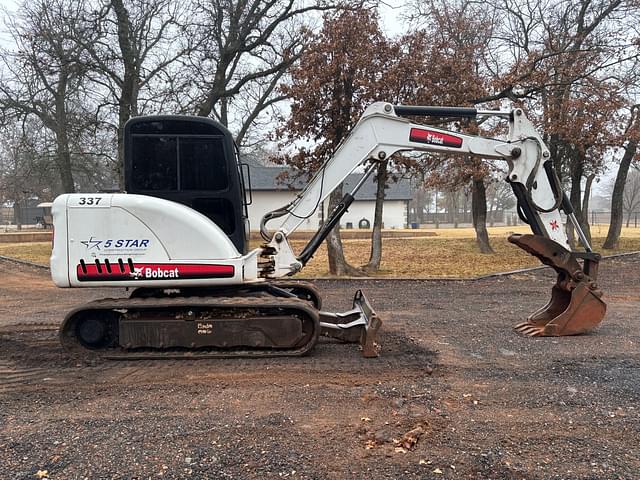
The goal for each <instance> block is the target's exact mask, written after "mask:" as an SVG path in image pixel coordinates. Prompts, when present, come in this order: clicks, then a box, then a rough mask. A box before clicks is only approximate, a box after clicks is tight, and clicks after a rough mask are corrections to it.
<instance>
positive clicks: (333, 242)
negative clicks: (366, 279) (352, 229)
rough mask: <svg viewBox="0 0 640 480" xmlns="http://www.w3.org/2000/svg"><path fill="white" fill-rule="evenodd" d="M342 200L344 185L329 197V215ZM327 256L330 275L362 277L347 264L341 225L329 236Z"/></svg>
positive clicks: (359, 272) (334, 228)
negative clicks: (341, 236)
mask: <svg viewBox="0 0 640 480" xmlns="http://www.w3.org/2000/svg"><path fill="white" fill-rule="evenodd" d="M340 200H342V185H340V186H339V187H338V188H336V189H335V190H334V191H333V192H332V193H331V195H330V196H329V213H331V212H332V211H333V210H334V209H335V208H336V206H337V205H338V204H339V203H340ZM326 241H327V256H328V259H329V274H331V275H338V276H342V275H351V276H362V275H363V272H362V271H361V270H358V269H357V268H355V267H354V266H352V265H350V264H349V263H348V262H347V259H346V258H344V250H343V249H342V239H341V238H340V223H339V222H338V224H337V225H336V226H335V227H333V230H331V232H330V233H329V235H328V236H327V240H326Z"/></svg>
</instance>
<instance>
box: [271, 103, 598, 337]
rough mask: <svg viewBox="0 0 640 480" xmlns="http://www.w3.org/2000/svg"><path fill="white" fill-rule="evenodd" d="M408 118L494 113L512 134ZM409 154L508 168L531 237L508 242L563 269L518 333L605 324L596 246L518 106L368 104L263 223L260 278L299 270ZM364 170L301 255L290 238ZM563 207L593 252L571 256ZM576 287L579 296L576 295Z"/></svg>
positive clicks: (576, 329)
mask: <svg viewBox="0 0 640 480" xmlns="http://www.w3.org/2000/svg"><path fill="white" fill-rule="evenodd" d="M408 116H427V117H441V118H451V117H467V118H475V117H487V116H492V117H498V118H502V119H504V120H506V121H507V122H508V126H509V129H508V134H507V138H506V139H504V140H498V139H494V138H486V137H482V136H473V135H466V134H463V133H458V132H452V131H449V130H445V129H441V128H437V127H432V126H425V125H421V124H416V123H412V122H411V121H410V120H409V119H407V118H406V117H408ZM409 151H415V152H429V153H434V154H446V155H469V156H473V157H478V158H482V159H485V160H498V161H499V160H502V161H505V162H506V163H507V167H508V173H507V177H506V180H507V181H508V182H509V183H510V185H511V187H512V189H513V192H514V194H515V196H516V198H517V201H518V213H519V215H520V217H521V218H522V219H523V220H524V221H525V222H526V223H528V224H529V226H530V227H531V230H532V233H533V235H512V236H511V237H510V238H509V241H510V242H512V243H514V244H515V245H518V246H519V247H521V248H523V249H524V250H526V251H527V252H529V253H531V254H532V255H534V256H536V257H538V258H539V259H540V260H541V261H542V262H543V263H545V264H547V265H550V266H552V267H553V268H554V269H555V270H556V271H557V272H558V281H557V283H556V286H555V287H554V293H553V295H552V300H551V302H549V304H548V305H547V306H546V307H543V308H542V309H541V310H540V311H538V312H536V313H535V314H533V315H532V316H531V317H529V319H528V320H527V322H525V323H524V324H521V325H519V326H518V327H517V328H518V330H520V331H522V332H523V333H526V334H529V335H565V334H576V333H583V332H584V331H586V330H590V329H591V328H593V327H594V326H595V325H597V324H598V323H600V321H601V320H602V317H603V316H604V310H605V304H604V302H602V300H601V299H600V297H601V296H602V293H601V292H600V291H599V290H597V285H596V283H595V277H596V272H597V262H598V261H599V258H600V257H599V255H597V254H595V253H592V252H591V246H590V245H589V243H588V242H587V239H586V237H585V235H584V234H583V232H582V230H581V228H580V225H579V224H578V222H577V221H576V219H575V216H574V214H573V209H572V208H571V204H570V202H569V201H568V199H567V196H566V195H565V194H564V192H563V191H562V187H561V184H560V182H559V180H558V177H557V175H556V174H555V172H554V169H553V164H552V160H551V156H550V152H549V150H548V149H547V147H546V145H545V144H544V142H543V140H542V138H541V137H540V135H539V133H538V132H537V130H536V128H535V127H534V125H533V124H532V123H531V122H530V121H529V120H528V119H527V118H526V116H525V115H524V112H523V111H522V110H521V109H519V108H518V109H514V110H511V111H494V110H485V111H482V110H476V109H474V108H459V107H421V106H401V105H391V104H389V103H384V102H378V103H374V104H372V105H370V106H369V107H368V108H367V109H366V110H365V112H364V114H363V115H362V117H361V118H360V120H359V121H358V123H357V124H356V126H355V127H354V128H353V130H352V131H351V133H350V134H349V136H348V137H347V138H345V140H344V141H343V142H342V143H341V144H340V145H339V147H338V148H337V150H336V152H335V154H334V155H333V157H332V158H330V159H329V160H328V161H327V162H326V163H325V164H324V165H323V166H322V167H321V168H320V169H319V170H318V172H317V173H316V174H315V176H314V177H313V178H312V179H311V181H310V182H309V183H308V185H307V186H306V188H305V189H304V190H303V191H302V192H301V193H300V195H298V197H297V198H296V199H295V200H294V201H293V202H291V203H290V204H288V205H286V206H284V207H282V208H280V209H278V210H275V211H273V212H270V213H268V214H266V215H265V217H264V218H263V221H262V224H261V232H262V235H263V237H264V238H265V239H266V240H267V243H266V244H265V245H264V246H263V250H262V260H263V261H262V262H261V264H260V273H261V275H262V276H263V277H267V278H278V277H283V276H287V275H292V274H294V273H296V272H298V271H299V270H300V269H301V268H302V267H303V266H304V265H305V264H306V263H307V262H308V261H309V260H310V259H311V258H312V256H313V254H314V253H315V251H316V250H317V248H318V247H319V246H320V245H321V244H322V242H323V241H324V239H325V238H326V236H327V235H328V234H329V232H330V231H331V229H332V228H333V227H334V226H335V225H336V224H337V223H338V222H339V220H340V218H341V217H342V215H343V214H344V213H345V212H346V211H347V209H348V208H349V206H350V204H351V203H352V202H353V200H354V196H355V194H356V192H357V190H358V189H359V188H360V187H361V186H362V184H363V183H364V182H365V180H366V179H367V177H368V176H369V175H370V174H371V173H372V171H373V169H374V167H375V165H376V162H378V161H382V160H385V159H387V158H389V157H390V156H391V155H393V154H395V153H397V152H409ZM362 166H364V168H365V173H364V175H363V177H362V179H361V181H360V182H359V183H358V184H357V185H356V186H355V188H354V189H353V190H352V191H351V192H349V193H347V194H345V195H344V197H343V199H342V201H341V202H340V204H339V205H338V206H337V207H336V208H335V209H334V211H333V212H331V214H330V215H329V217H328V219H327V221H326V222H325V224H324V225H323V226H321V227H320V229H319V230H318V231H317V232H316V234H315V235H314V236H313V238H312V239H311V240H310V241H309V243H308V244H307V246H306V247H305V248H304V249H303V250H302V252H300V253H299V254H295V253H294V252H293V250H292V248H291V246H290V244H289V242H288V240H287V239H288V236H289V235H290V234H291V233H292V232H294V231H295V230H296V228H298V227H299V226H300V224H302V222H303V221H304V220H305V219H306V218H309V217H310V216H311V215H313V214H314V213H315V212H316V210H317V209H318V207H319V206H320V205H321V203H322V202H323V201H324V200H325V199H326V198H327V197H328V196H329V195H330V194H331V192H333V191H334V190H335V189H336V188H337V187H338V186H339V185H340V184H341V183H342V182H343V181H344V180H345V179H346V177H347V176H348V175H349V174H351V173H353V172H354V171H355V170H356V169H358V168H359V167H362ZM561 210H562V211H563V212H564V213H565V214H566V215H567V216H568V218H569V221H571V222H572V224H573V226H574V228H575V230H576V232H577V233H578V236H579V238H580V240H581V242H582V244H583V246H584V247H585V250H586V252H587V253H577V252H571V251H570V247H569V243H568V239H567V235H566V233H565V230H564V228H563V226H562V225H563V219H562V216H561V213H560V212H561ZM276 218H280V219H281V220H280V225H279V227H278V229H277V231H276V232H275V233H274V234H273V235H271V234H269V233H268V232H267V229H266V224H267V222H269V221H272V220H274V219H276ZM559 258H563V259H564V261H560V260H559ZM577 258H581V259H583V262H584V266H580V265H579V263H578V262H577V260H576V259H577ZM576 265H578V266H579V268H578V267H576ZM576 290H577V291H578V292H579V295H577V294H576V295H574V292H575V291H576ZM587 317H588V320H585V321H581V318H587ZM594 319H595V320H594Z"/></svg>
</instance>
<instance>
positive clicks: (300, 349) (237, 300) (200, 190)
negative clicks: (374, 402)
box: [51, 102, 606, 359]
mask: <svg viewBox="0 0 640 480" xmlns="http://www.w3.org/2000/svg"><path fill="white" fill-rule="evenodd" d="M413 117H438V118H446V119H450V118H475V117H483V118H484V117H496V118H497V119H499V120H506V121H507V122H508V125H509V131H508V135H507V138H506V139H505V140H498V139H494V138H485V137H481V136H472V135H466V134H463V133H459V132H454V131H448V130H445V129H442V128H437V127H434V126H429V125H423V124H419V123H414V122H412V121H411V120H410V118H413ZM124 134H125V155H124V157H125V189H126V192H127V193H92V194H84V193H75V194H65V195H61V196H59V197H57V198H56V200H55V201H54V203H53V208H52V212H53V218H54V229H55V230H54V231H55V234H54V245H53V251H52V255H51V276H52V279H53V281H54V283H55V284H56V285H57V286H59V287H72V288H75V287H127V288H128V289H132V290H130V295H129V296H128V297H125V298H107V299H101V300H96V301H93V302H89V303H87V304H85V305H82V306H79V307H77V308H75V309H74V310H72V311H71V312H70V313H69V314H68V315H67V316H66V318H65V320H64V322H63V324H62V326H61V330H60V338H61V342H62V345H63V346H64V348H65V349H66V350H67V351H69V352H70V353H77V354H79V355H87V354H91V355H95V356H102V357H105V358H116V359H117V358H132V359H144V358H176V357H190V358H193V357H234V356H259V357H265V356H287V355H303V354H305V353H307V352H309V351H311V350H312V349H313V347H314V346H315V345H316V343H317V342H318V339H319V337H320V336H321V335H325V336H329V337H333V338H337V339H339V340H342V341H345V342H354V343H355V342H359V343H360V344H361V346H362V351H363V355H364V356H365V357H374V356H376V355H377V343H376V334H377V332H378V330H379V328H380V325H381V323H382V322H381V320H380V318H379V317H378V316H377V315H376V313H375V311H374V309H373V308H372V307H371V305H370V303H369V301H368V300H367V298H366V297H365V296H364V294H363V293H362V292H361V291H358V292H356V294H355V297H354V300H353V308H352V309H351V310H349V311H347V312H342V313H331V312H325V311H323V310H322V309H321V308H322V305H321V298H320V295H319V293H318V291H317V290H316V289H315V288H314V287H313V285H312V284H308V283H304V282H298V281H292V280H287V277H290V276H291V275H293V274H295V273H297V272H299V271H300V270H301V269H302V268H303V267H304V266H305V264H307V262H309V260H310V259H311V258H312V257H313V255H314V253H315V252H316V250H317V249H318V247H319V246H320V245H321V244H322V242H323V241H324V239H325V238H326V237H327V235H328V234H329V232H330V231H331V229H332V228H333V227H334V226H335V225H336V224H337V223H338V222H339V221H340V218H341V216H342V215H343V214H344V213H345V212H346V211H347V209H348V208H349V206H350V205H351V203H352V202H353V200H354V195H355V193H356V192H357V190H358V189H359V188H360V187H361V186H362V185H363V183H364V182H365V180H366V179H367V178H368V177H369V176H370V175H371V173H372V172H373V170H374V168H375V166H376V162H379V161H381V160H384V159H387V158H389V157H390V156H391V155H393V154H394V153H396V152H405V151H418V152H430V153H431V154H446V155H468V156H469V155H470V156H475V157H480V158H482V159H487V160H504V161H505V162H506V163H507V166H508V174H507V178H506V180H507V181H508V182H509V183H510V185H511V187H512V188H513V192H514V194H515V196H516V198H517V202H518V213H519V215H520V217H521V218H522V220H523V221H525V222H526V223H528V224H529V226H530V227H531V230H532V233H533V234H529V235H517V234H514V235H511V236H510V237H509V241H510V242H511V243H513V244H515V245H517V246H519V247H520V248H522V249H524V250H526V251H527V252H529V253H530V254H532V255H534V256H536V257H538V258H539V259H540V260H541V261H542V263H544V264H546V265H549V266H551V267H552V268H554V269H555V271H556V272H557V281H556V284H555V285H554V286H553V289H552V294H551V300H550V301H549V303H548V304H547V305H546V306H544V307H543V308H541V309H540V310H538V311H537V312H535V313H534V314H532V315H531V316H530V317H529V318H528V319H527V321H525V322H524V323H522V324H520V325H518V326H516V329H517V330H518V331H519V332H522V333H524V334H526V335H531V336H560V335H576V334H581V333H585V332H588V331H590V330H592V329H593V328H594V327H596V326H597V325H598V324H599V323H600V322H601V321H602V319H603V317H604V314H605V309H606V306H605V303H604V302H603V301H602V299H601V297H602V292H601V291H600V290H599V289H598V286H597V284H596V278H597V273H598V262H599V260H600V256H599V255H598V254H597V253H594V252H592V250H591V247H590V246H589V243H588V242H587V239H586V238H585V236H584V234H583V232H582V230H581V229H580V226H579V224H578V222H577V221H576V218H575V216H574V214H573V210H572V207H571V204H570V202H569V201H568V199H567V196H566V195H565V194H564V193H563V190H562V187H561V185H560V182H559V180H558V177H557V175H556V174H555V172H554V169H553V165H552V161H551V158H550V153H549V150H548V149H547V148H546V146H545V144H544V143H543V141H542V139H541V137H540V135H539V134H538V132H537V131H536V129H535V127H534V126H533V125H532V123H531V122H530V121H529V120H528V119H527V118H526V116H525V115H524V113H523V111H522V110H521V109H519V108H516V109H513V110H510V111H498V110H495V111H494V110H484V111H483V110H476V109H474V108H462V107H428V106H405V105H392V104H389V103H384V102H378V103H374V104H372V105H370V106H369V107H368V108H367V109H366V111H365V112H364V114H363V115H362V117H361V118H360V120H359V121H358V123H357V124H356V125H355V127H354V128H353V130H352V131H351V132H350V134H349V136H348V137H347V138H345V140H344V141H343V142H342V143H341V144H340V146H339V147H338V148H337V149H336V151H335V154H334V155H333V157H332V158H330V159H329V160H328V161H327V162H326V163H325V164H324V165H323V166H322V167H321V168H320V169H319V171H318V172H316V174H315V175H314V176H313V178H312V179H311V180H310V181H309V183H308V184H307V185H306V187H305V188H304V190H303V191H302V192H301V193H300V194H299V195H298V196H297V197H296V198H295V200H294V201H292V202H291V203H289V204H288V205H286V206H283V207H282V208H280V209H278V210H275V211H272V212H270V213H268V214H266V215H265V216H264V218H263V219H262V222H261V225H260V230H261V234H262V236H263V238H264V240H265V241H264V243H263V244H262V245H261V246H260V247H259V248H256V249H254V250H251V251H248V248H247V240H248V231H249V229H248V221H247V204H248V203H249V202H248V199H247V197H248V196H250V190H251V188H250V181H248V178H249V177H248V175H245V171H244V165H242V164H241V163H240V161H239V156H238V152H237V148H236V147H235V145H234V142H233V138H232V136H231V134H230V132H229V131H228V130H227V129H226V128H224V127H223V126H222V125H221V124H219V123H217V122H215V121H214V120H212V119H208V118H201V117H184V116H150V117H136V118H133V119H131V120H129V122H128V123H127V124H126V126H125V132H124ZM356 169H358V171H362V170H364V174H363V176H362V177H361V180H360V181H359V182H358V183H357V184H356V185H355V187H354V189H353V191H351V192H349V193H346V194H345V195H344V197H343V199H342V201H341V202H340V204H339V205H338V206H337V207H336V208H335V209H334V210H333V211H332V212H331V213H330V215H329V216H328V218H327V219H326V221H325V223H324V224H323V225H322V226H321V227H320V228H319V229H318V231H317V232H316V233H315V234H314V235H313V237H312V238H311V240H310V241H309V242H308V244H307V245H306V246H305V247H304V248H303V249H302V251H301V252H300V253H295V252H294V251H293V249H292V247H291V245H290V243H289V241H288V238H289V236H290V234H291V233H292V232H294V231H295V230H296V228H298V227H299V226H300V225H301V224H302V223H303V222H304V220H305V219H307V218H309V217H310V216H311V215H313V214H314V212H315V211H316V210H317V208H318V207H319V206H320V204H321V203H322V202H323V201H324V200H325V199H326V198H327V196H328V195H329V194H330V193H331V192H332V191H333V190H334V189H335V188H337V187H338V186H339V185H340V184H341V183H342V182H343V181H344V180H345V178H346V177H347V175H349V174H350V173H352V172H354V171H356ZM561 211H563V212H564V213H565V214H566V215H567V217H568V220H569V221H570V222H571V223H572V224H573V227H574V228H575V230H576V231H577V233H578V236H579V238H580V240H581V242H582V244H583V246H584V247H585V250H586V251H585V252H573V251H571V249H570V247H569V244H568V241H567V236H566V234H565V231H564V228H563V223H562V222H563V219H562V216H561ZM276 220H277V221H278V226H277V228H275V229H274V230H275V231H271V232H270V231H269V230H268V229H267V223H268V222H274V221H276Z"/></svg>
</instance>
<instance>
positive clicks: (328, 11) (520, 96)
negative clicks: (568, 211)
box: [0, 0, 640, 274]
mask: <svg viewBox="0 0 640 480" xmlns="http://www.w3.org/2000/svg"><path fill="white" fill-rule="evenodd" d="M401 15H402V17H401V26H400V25H398V26H397V28H395V29H394V30H396V31H398V32H400V33H398V34H393V35H391V34H388V33H385V31H384V29H383V28H382V26H381V21H380V18H379V15H378V13H377V8H376V5H375V3H363V2H362V1H352V0H347V1H332V0H310V1H295V0H185V1H184V2H172V1H170V0H138V1H135V2H133V1H128V0H102V1H101V2H88V1H82V0H39V1H36V2H24V3H23V4H22V5H21V6H20V7H19V9H18V11H17V12H15V14H12V15H5V22H6V30H7V31H8V32H9V34H10V36H11V39H12V42H11V44H10V46H7V47H5V48H4V49H3V51H2V63H1V65H0V74H1V76H0V113H1V117H0V122H2V126H3V135H2V139H1V142H2V159H1V160H0V161H1V162H2V163H1V172H0V175H1V176H0V182H1V184H0V187H1V189H2V195H3V197H4V198H3V199H4V200H13V201H17V200H19V199H20V198H21V197H24V196H25V195H38V196H40V197H41V198H45V197H53V196H55V195H56V194H58V193H62V192H74V191H77V190H96V189H104V188H110V187H116V188H117V187H118V186H120V185H121V184H122V178H121V177H122V156H123V136H122V133H123V126H124V124H125V122H126V121H127V120H128V119H129V118H130V117H132V116H136V115H144V114H155V113H184V114H195V115H202V116H212V117H214V118H216V119H217V120H219V121H220V122H222V123H223V124H224V125H227V126H229V128H230V129H231V130H232V132H233V133H234V135H235V137H236V141H237V143H238V144H239V145H240V147H241V149H243V150H244V151H245V152H246V151H250V150H256V149H260V148H263V149H264V148H265V147H264V145H265V144H266V145H273V143H274V142H277V144H278V147H279V148H278V149H277V151H276V152H273V151H271V150H273V149H267V153H265V156H269V157H270V158H271V159H272V160H275V161H277V162H281V163H284V164H287V165H290V166H292V167H293V168H294V169H296V171H298V172H300V173H301V174H311V173H313V172H314V171H315V170H317V168H318V167H319V166H320V165H321V164H322V162H323V161H325V160H326V159H328V158H329V157H330V155H331V154H332V152H333V151H334V150H335V148H336V147H337V145H338V144H339V143H340V142H341V141H342V140H343V139H344V138H345V137H346V136H347V135H348V132H349V131H350V129H351V128H352V127H353V125H354V124H355V122H356V121H357V119H358V118H359V116H360V114H361V113H362V111H363V110H364V108H365V106H366V105H367V104H369V103H371V102H373V101H378V100H381V101H388V102H391V103H403V104H414V105H419V104H422V105H457V106H478V107H481V108H485V109H490V108H497V107H501V106H506V104H509V105H511V106H518V107H522V108H524V109H525V111H526V112H527V114H528V116H529V117H530V118H532V119H533V121H534V122H535V123H536V124H537V125H538V127H539V128H540V130H541V131H542V132H543V134H544V140H545V142H546V143H547V145H548V146H549V148H550V150H551V153H552V158H553V161H554V164H555V167H556V171H557V172H558V175H559V177H560V179H561V181H562V183H563V185H564V186H565V188H566V190H567V191H568V192H569V196H570V199H571V202H572V204H573V206H574V209H575V211H576V216H577V218H578V220H579V222H580V224H581V226H582V228H583V229H584V230H585V231H586V232H587V235H589V215H588V211H589V198H590V191H591V189H592V187H593V184H594V182H597V181H598V179H599V178H600V177H601V175H602V174H603V173H604V172H605V171H607V170H612V169H615V170H616V172H617V175H616V181H615V185H614V190H613V195H612V206H611V211H612V220H611V226H610V230H609V235H608V237H607V241H606V242H605V248H615V246H616V245H617V243H618V240H619V237H620V231H621V227H622V224H623V203H624V199H625V195H624V190H625V185H627V184H628V183H629V181H628V178H627V177H628V176H629V172H630V171H632V170H633V168H634V167H637V165H638V161H637V160H638V155H639V154H638V137H639V135H640V120H639V119H638V116H639V108H638V107H639V105H638V76H639V75H640V68H639V65H638V58H639V46H640V31H639V29H638V25H639V24H640V23H639V22H638V20H639V18H638V17H639V16H640V2H639V0H597V1H596V0H566V1H563V2H557V1H555V0H543V1H538V0H488V1H483V2H478V1H471V0H427V1H419V0H411V1H409V2H408V3H407V4H406V5H405V6H404V7H403V10H402V12H401ZM415 120H416V121H420V119H415ZM440 125H441V126H444V127H445V128H450V129H453V130H458V131H464V132H467V133H476V134H482V135H489V136H491V135H500V134H502V133H504V132H503V131H502V130H501V128H502V127H501V126H500V125H496V124H493V123H491V122H482V121H466V120H465V121H460V120H456V121H452V120H447V119H445V120H444V121H442V122H440ZM309 145H311V146H309ZM402 176H411V177H412V178H419V179H420V182H421V183H422V184H423V185H424V186H427V187H437V188H438V189H440V190H441V191H447V192H457V191H459V190H460V189H461V188H464V189H467V190H468V191H469V193H470V195H471V201H472V217H473V224H474V227H475V229H476V235H477V240H478V245H479V248H480V250H481V251H482V252H491V251H492V250H491V245H490V242H489V238H488V234H487V231H486V220H487V188H490V189H491V188H495V187H493V186H492V185H493V184H495V182H496V181H497V180H500V179H502V178H503V177H504V166H503V165H500V164H495V163H492V162H486V161H481V160H478V159H473V158H469V157H459V156H458V157H453V156H452V157H447V156H437V157H436V156H428V155H422V156H401V155H397V156H394V157H392V158H390V159H387V160H386V161H384V162H381V163H380V164H379V165H378V166H377V170H376V173H375V180H376V182H377V190H378V192H377V202H376V211H375V215H374V228H373V237H372V240H373V241H372V247H371V255H370V259H369V262H368V263H367V264H366V265H363V266H352V265H349V263H348V262H347V260H346V259H345V258H344V255H343V253H342V246H341V240H340V236H339V229H336V230H335V231H334V232H332V235H330V237H329V239H328V248H329V252H330V267H331V268H330V269H331V272H332V273H337V274H344V273H350V274H362V273H367V272H370V271H375V270H376V269H377V268H379V266H380V260H381V255H382V233H381V223H382V222H381V219H382V208H383V202H382V200H383V198H384V190H385V185H387V184H388V182H391V181H394V180H395V179H397V178H399V177H402ZM632 177H633V175H632ZM341 197H342V192H341V189H338V190H337V191H336V192H334V194H332V195H331V197H330V201H329V203H330V206H329V208H330V209H331V208H332V206H334V205H335V204H337V202H339V200H340V198H341Z"/></svg>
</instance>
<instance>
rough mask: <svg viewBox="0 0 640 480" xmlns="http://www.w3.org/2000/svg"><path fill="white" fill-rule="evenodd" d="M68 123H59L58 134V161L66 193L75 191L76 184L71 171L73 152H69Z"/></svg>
mask: <svg viewBox="0 0 640 480" xmlns="http://www.w3.org/2000/svg"><path fill="white" fill-rule="evenodd" d="M66 128H67V125H66V124H64V123H62V124H60V125H59V127H58V130H57V131H56V132H55V134H56V150H57V151H56V157H57V160H56V163H57V165H58V171H59V173H60V181H61V184H62V189H63V190H64V193H75V191H76V186H75V182H74V181H73V172H72V171H71V152H69V138H68V136H67V131H66Z"/></svg>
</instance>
